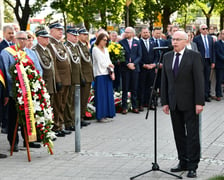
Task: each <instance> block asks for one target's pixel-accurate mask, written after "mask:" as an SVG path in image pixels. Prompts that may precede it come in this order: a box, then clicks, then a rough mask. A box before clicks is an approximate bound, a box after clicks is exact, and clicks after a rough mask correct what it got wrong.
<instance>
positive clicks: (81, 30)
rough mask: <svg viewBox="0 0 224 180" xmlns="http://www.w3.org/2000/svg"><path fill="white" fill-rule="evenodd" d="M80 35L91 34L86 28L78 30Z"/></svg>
mask: <svg viewBox="0 0 224 180" xmlns="http://www.w3.org/2000/svg"><path fill="white" fill-rule="evenodd" d="M78 33H79V34H89V32H88V31H87V30H86V28H80V29H79V30H78Z"/></svg>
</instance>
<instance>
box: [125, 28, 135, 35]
mask: <svg viewBox="0 0 224 180" xmlns="http://www.w3.org/2000/svg"><path fill="white" fill-rule="evenodd" d="M126 29H130V30H131V31H132V33H133V34H134V35H135V29H134V28H133V27H130V26H129V27H126Z"/></svg>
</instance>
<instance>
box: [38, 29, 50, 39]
mask: <svg viewBox="0 0 224 180" xmlns="http://www.w3.org/2000/svg"><path fill="white" fill-rule="evenodd" d="M35 35H36V37H38V36H41V37H49V34H48V32H47V31H46V29H45V28H44V27H37V28H36V31H35Z"/></svg>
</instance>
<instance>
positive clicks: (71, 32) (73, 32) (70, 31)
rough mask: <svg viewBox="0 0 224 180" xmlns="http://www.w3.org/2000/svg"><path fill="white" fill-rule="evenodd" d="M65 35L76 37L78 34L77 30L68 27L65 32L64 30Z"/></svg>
mask: <svg viewBox="0 0 224 180" xmlns="http://www.w3.org/2000/svg"><path fill="white" fill-rule="evenodd" d="M66 32H67V33H70V34H72V35H74V36H78V35H79V33H78V30H77V29H76V28H74V27H69V28H68V29H67V30H66Z"/></svg>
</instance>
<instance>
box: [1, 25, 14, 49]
mask: <svg viewBox="0 0 224 180" xmlns="http://www.w3.org/2000/svg"><path fill="white" fill-rule="evenodd" d="M3 37H4V39H3V40H2V42H1V43H0V53H1V51H2V50H3V49H4V48H6V47H9V46H11V45H13V43H12V40H13V38H14V29H13V27H12V26H9V25H7V26H4V27H3Z"/></svg>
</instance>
